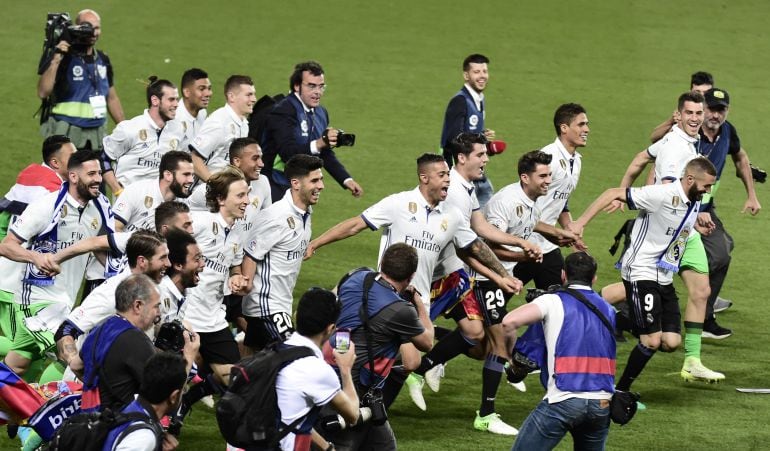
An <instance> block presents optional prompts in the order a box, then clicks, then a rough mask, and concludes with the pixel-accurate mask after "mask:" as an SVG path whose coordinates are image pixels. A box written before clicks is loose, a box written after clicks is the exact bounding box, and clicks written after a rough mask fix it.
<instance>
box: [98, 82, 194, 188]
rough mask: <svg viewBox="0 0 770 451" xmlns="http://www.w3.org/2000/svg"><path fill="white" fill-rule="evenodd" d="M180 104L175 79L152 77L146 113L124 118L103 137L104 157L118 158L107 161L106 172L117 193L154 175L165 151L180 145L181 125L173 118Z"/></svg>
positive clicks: (150, 178) (148, 89)
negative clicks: (128, 118)
mask: <svg viewBox="0 0 770 451" xmlns="http://www.w3.org/2000/svg"><path fill="white" fill-rule="evenodd" d="M178 104H179V94H178V93H177V90H176V86H174V84H173V83H171V82H170V81H168V80H158V79H157V78H156V77H150V84H149V85H148V86H147V109H146V110H144V114H141V115H139V116H136V117H134V118H133V119H130V120H127V121H123V122H121V123H120V124H118V125H117V127H115V130H113V131H112V134H111V135H109V136H106V137H105V138H104V155H103V158H104V160H105V162H106V163H110V161H114V162H116V164H115V165H114V167H112V166H111V165H110V164H106V165H105V168H110V169H105V171H106V172H105V173H104V181H105V182H106V183H107V185H108V186H109V187H110V190H112V194H113V196H114V197H116V198H117V197H118V196H120V193H122V192H123V188H125V187H126V186H128V185H131V184H132V183H135V182H138V181H140V180H153V179H155V175H156V174H157V170H158V167H159V166H160V159H161V158H162V157H163V155H164V154H165V153H166V152H168V151H170V150H179V149H180V147H179V142H180V141H181V139H182V127H181V126H180V125H179V123H178V122H176V121H174V120H173V119H174V117H176V109H177V105H178ZM113 169H114V171H113Z"/></svg>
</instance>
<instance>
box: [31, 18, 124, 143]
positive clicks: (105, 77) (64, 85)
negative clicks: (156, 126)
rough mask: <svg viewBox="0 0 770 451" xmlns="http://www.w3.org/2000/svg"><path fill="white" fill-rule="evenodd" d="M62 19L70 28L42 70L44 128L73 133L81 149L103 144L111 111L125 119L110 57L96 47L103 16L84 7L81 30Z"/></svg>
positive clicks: (40, 90)
mask: <svg viewBox="0 0 770 451" xmlns="http://www.w3.org/2000/svg"><path fill="white" fill-rule="evenodd" d="M66 19H69V18H68V17H66ZM58 20H59V22H58V24H59V25H61V26H67V28H65V29H64V30H63V31H64V33H63V34H62V38H61V40H60V41H59V42H58V43H57V44H56V47H55V49H54V50H53V53H52V54H51V56H50V57H48V58H45V59H44V60H43V61H42V62H41V64H40V68H39V70H38V74H39V75H40V80H39V81H38V84H37V95H38V97H40V98H41V99H43V106H42V115H41V118H40V123H41V129H40V131H41V133H42V135H43V136H44V137H48V136H51V135H65V136H68V137H69V138H70V139H71V140H72V143H73V144H75V147H77V148H78V149H80V150H82V149H92V150H97V149H101V147H102V139H103V138H104V136H105V134H106V123H107V112H109V113H110V116H112V119H113V120H114V121H115V123H119V122H121V121H122V120H123V119H124V118H125V117H124V115H123V107H122V106H121V105H120V99H119V98H118V93H117V91H115V87H114V86H113V72H112V65H111V64H110V59H109V58H108V57H107V55H106V54H105V53H104V52H102V51H100V50H96V49H95V48H94V46H95V45H96V41H97V40H98V39H99V36H100V35H101V33H102V29H101V19H100V18H99V15H98V14H97V13H96V12H95V11H93V10H90V9H85V10H83V11H80V12H79V13H78V15H77V17H76V18H75V24H76V25H78V26H79V27H77V33H73V32H72V31H71V28H73V27H71V26H69V25H70V24H69V21H68V20H64V21H62V20H61V19H58ZM89 29H90V30H89ZM89 31H90V33H89ZM70 35H72V36H70ZM67 39H71V41H68V40H67ZM51 44H52V43H51Z"/></svg>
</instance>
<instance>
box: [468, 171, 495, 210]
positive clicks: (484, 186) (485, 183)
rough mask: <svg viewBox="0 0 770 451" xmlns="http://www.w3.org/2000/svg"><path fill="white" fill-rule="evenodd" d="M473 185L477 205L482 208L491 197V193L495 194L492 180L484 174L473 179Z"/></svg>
mask: <svg viewBox="0 0 770 451" xmlns="http://www.w3.org/2000/svg"><path fill="white" fill-rule="evenodd" d="M473 186H475V187H476V197H477V198H478V199H479V206H480V207H482V208H483V207H484V205H486V204H487V202H489V199H491V198H492V195H493V194H495V189H494V188H493V187H492V182H490V181H489V179H488V178H487V176H486V175H484V177H482V178H480V179H478V180H474V181H473Z"/></svg>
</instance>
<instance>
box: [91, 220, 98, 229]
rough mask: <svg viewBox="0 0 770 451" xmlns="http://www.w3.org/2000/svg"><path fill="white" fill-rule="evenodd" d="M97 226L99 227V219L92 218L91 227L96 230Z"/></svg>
mask: <svg viewBox="0 0 770 451" xmlns="http://www.w3.org/2000/svg"><path fill="white" fill-rule="evenodd" d="M97 227H99V220H98V219H96V218H94V219H92V220H91V228H92V229H94V230H96V228H97Z"/></svg>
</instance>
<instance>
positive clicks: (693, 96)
mask: <svg viewBox="0 0 770 451" xmlns="http://www.w3.org/2000/svg"><path fill="white" fill-rule="evenodd" d="M685 102H695V103H701V104H703V105H704V106H705V105H706V98H705V97H703V94H701V93H699V92H693V91H687V92H685V93H682V95H681V96H679V100H678V101H677V104H676V109H677V110H678V111H682V110H683V109H684V103H685Z"/></svg>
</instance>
